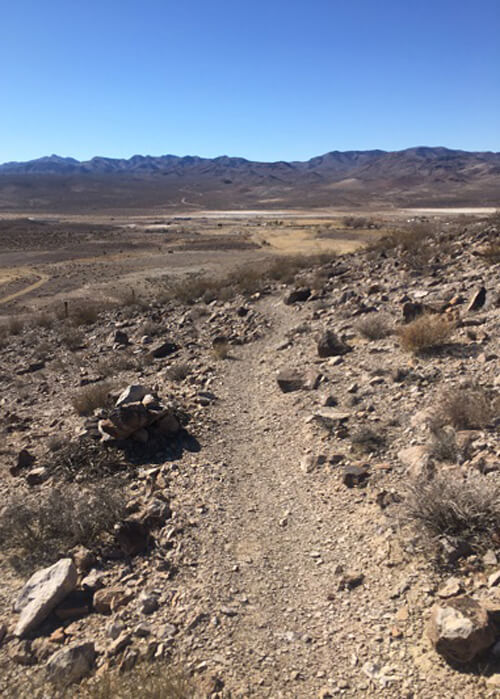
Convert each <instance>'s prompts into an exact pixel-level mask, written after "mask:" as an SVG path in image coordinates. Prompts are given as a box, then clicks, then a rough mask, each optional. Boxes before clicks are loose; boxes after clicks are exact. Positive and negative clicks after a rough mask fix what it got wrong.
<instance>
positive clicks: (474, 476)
mask: <svg viewBox="0 0 500 699" xmlns="http://www.w3.org/2000/svg"><path fill="white" fill-rule="evenodd" d="M402 519H403V521H405V522H408V523H410V524H412V525H414V526H415V528H416V529H417V531H418V533H419V534H420V536H421V538H422V542H423V543H424V542H425V541H427V542H428V544H430V545H431V547H432V548H435V547H436V548H437V550H438V551H439V550H440V542H439V540H440V539H441V538H442V537H444V538H445V539H446V540H448V541H449V542H451V543H453V544H455V545H456V544H463V543H466V544H467V545H469V546H470V547H471V548H472V549H473V550H477V551H480V550H482V549H484V548H487V547H489V546H490V545H493V546H495V547H496V543H495V542H494V539H495V536H496V535H497V532H498V531H499V528H500V484H499V483H498V482H497V481H494V480H492V479H491V478H490V477H488V476H483V475H482V474H480V473H476V472H472V471H471V472H470V473H469V474H468V476H467V478H465V479H464V478H461V477H456V476H453V475H450V474H448V475H437V476H436V477H435V478H433V479H432V480H430V481H420V480H418V481H414V482H412V483H410V484H409V485H408V488H407V492H406V498H405V501H404V505H403V509H402Z"/></svg>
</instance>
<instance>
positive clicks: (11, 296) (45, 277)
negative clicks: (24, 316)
mask: <svg viewBox="0 0 500 699" xmlns="http://www.w3.org/2000/svg"><path fill="white" fill-rule="evenodd" d="M37 274H38V276H39V277H40V279H38V280H37V281H36V282H33V284H29V285H28V286H25V287H24V288H23V289H20V290H19V291H16V292H15V293H13V294H9V295H8V296H4V297H3V298H0V304H4V303H10V301H14V299H17V298H19V297H21V296H24V295H25V294H29V293H30V292H31V291H35V290H36V289H38V288H39V287H41V286H42V284H45V283H46V282H48V281H49V279H50V277H49V275H48V274H44V273H43V272H37Z"/></svg>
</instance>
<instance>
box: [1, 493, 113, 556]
mask: <svg viewBox="0 0 500 699" xmlns="http://www.w3.org/2000/svg"><path fill="white" fill-rule="evenodd" d="M125 502H126V498H125V495H124V491H123V488H122V487H121V486H120V484H119V483H118V482H116V480H115V481H113V482H112V483H110V482H104V481H103V482H101V483H99V484H98V485H95V484H94V485H88V486H87V487H85V488H82V487H81V485H76V484H69V483H65V484H64V486H63V487H62V488H59V487H55V488H50V489H49V490H43V491H39V492H37V493H36V494H35V493H33V494H28V495H26V494H21V495H14V496H12V497H11V498H10V499H9V500H7V502H6V504H5V506H4V507H3V508H2V510H1V511H0V546H1V547H2V550H4V551H6V550H7V551H9V552H12V553H13V558H12V561H11V562H12V564H13V565H14V566H16V567H19V566H20V565H22V564H23V563H24V564H29V565H30V566H32V565H38V564H44V565H49V564H50V563H52V562H53V561H55V560H57V559H58V558H59V557H60V556H61V555H65V554H67V553H68V551H69V550H70V549H72V548H73V547H74V546H76V545H83V546H87V547H89V548H91V547H94V546H96V545H98V544H99V543H101V542H102V541H103V540H104V539H105V538H106V535H110V534H112V532H113V527H114V525H115V524H116V523H117V522H119V521H120V520H121V519H122V518H123V517H124V515H125Z"/></svg>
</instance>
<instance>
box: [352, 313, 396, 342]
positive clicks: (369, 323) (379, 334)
mask: <svg viewBox="0 0 500 699" xmlns="http://www.w3.org/2000/svg"><path fill="white" fill-rule="evenodd" d="M356 327H357V330H358V332H359V334H360V335H361V336H362V337H364V338H365V339H366V340H382V339H383V338H384V337H387V336H388V335H390V334H391V332H392V323H391V319H390V318H389V317H388V316H387V315H384V314H383V313H370V315H368V316H366V318H363V319H362V320H360V321H359V322H358V324H357V326H356Z"/></svg>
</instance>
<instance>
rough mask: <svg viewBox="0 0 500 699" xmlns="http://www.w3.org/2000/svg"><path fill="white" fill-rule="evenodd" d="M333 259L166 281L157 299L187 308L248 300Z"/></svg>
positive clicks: (285, 261)
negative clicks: (239, 297)
mask: <svg viewBox="0 0 500 699" xmlns="http://www.w3.org/2000/svg"><path fill="white" fill-rule="evenodd" d="M334 257H335V256H334V255H333V254H332V253H329V254H319V255H309V256H306V255H297V256H282V257H279V258H276V259H275V260H274V261H273V262H270V263H269V264H267V265H261V266H259V267H256V266H247V267H241V268H239V269H236V270H235V271H234V272H231V273H230V274H228V275H226V276H225V277H207V276H199V275H189V276H187V277H185V278H183V279H180V280H177V281H170V280H169V281H167V282H166V283H165V287H164V289H163V290H160V291H159V292H158V298H159V299H160V298H161V299H162V300H164V301H166V300H178V301H181V302H182V303H186V304H188V305H192V304H194V303H196V302H197V301H204V302H205V303H210V302H211V301H215V300H221V301H229V300H231V299H232V298H234V297H235V296H237V295H238V294H242V295H244V296H248V295H251V294H254V293H256V292H257V291H261V290H262V289H263V288H264V287H265V286H266V284H268V283H269V282H270V281H278V282H282V283H285V284H289V283H291V282H293V281H294V279H295V276H296V275H297V274H298V273H299V272H300V271H303V270H305V269H310V268H312V267H314V266H315V265H319V264H326V263H327V262H331V261H332V260H333V259H334Z"/></svg>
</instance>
